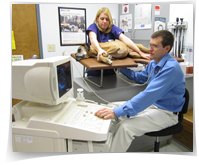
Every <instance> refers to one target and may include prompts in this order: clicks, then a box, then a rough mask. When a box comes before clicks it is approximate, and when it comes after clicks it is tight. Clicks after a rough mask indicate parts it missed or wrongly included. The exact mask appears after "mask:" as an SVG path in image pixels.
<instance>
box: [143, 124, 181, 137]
mask: <svg viewBox="0 0 199 165" xmlns="http://www.w3.org/2000/svg"><path fill="white" fill-rule="evenodd" d="M182 130H183V125H182V123H178V124H176V125H173V126H171V127H168V128H165V129H163V130H160V131H156V132H149V133H145V135H148V136H168V135H172V134H177V133H180V132H181V131H182Z"/></svg>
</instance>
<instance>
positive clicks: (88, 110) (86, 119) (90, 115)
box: [56, 102, 105, 132]
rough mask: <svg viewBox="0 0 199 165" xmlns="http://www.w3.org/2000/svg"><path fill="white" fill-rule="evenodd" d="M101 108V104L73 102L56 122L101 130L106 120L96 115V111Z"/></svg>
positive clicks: (90, 129) (96, 130) (95, 130)
mask: <svg viewBox="0 0 199 165" xmlns="http://www.w3.org/2000/svg"><path fill="white" fill-rule="evenodd" d="M101 108H103V107H102V106H100V105H95V104H85V103H78V102H73V103H72V104H71V105H70V107H68V109H67V110H66V111H65V113H64V114H63V115H62V116H61V117H60V118H58V119H57V120H56V122H57V123H60V124H64V125H68V126H72V127H76V128H81V129H86V130H89V131H94V132H100V130H101V128H102V126H103V123H104V121H105V120H104V119H102V118H99V117H97V116H95V115H94V113H95V112H96V111H98V110H99V109H101Z"/></svg>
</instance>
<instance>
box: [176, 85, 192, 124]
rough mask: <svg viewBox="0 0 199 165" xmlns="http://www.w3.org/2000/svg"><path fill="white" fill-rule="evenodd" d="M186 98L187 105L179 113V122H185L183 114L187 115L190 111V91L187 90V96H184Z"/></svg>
mask: <svg viewBox="0 0 199 165" xmlns="http://www.w3.org/2000/svg"><path fill="white" fill-rule="evenodd" d="M184 98H185V103H184V105H183V107H182V111H181V112H180V113H179V118H178V120H179V122H182V120H183V114H185V113H187V110H188V105H189V91H188V90H187V89H186V88H185V94H184Z"/></svg>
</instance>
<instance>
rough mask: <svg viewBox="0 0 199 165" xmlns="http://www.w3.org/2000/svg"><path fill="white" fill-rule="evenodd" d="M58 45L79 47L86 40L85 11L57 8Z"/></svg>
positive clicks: (81, 9)
mask: <svg viewBox="0 0 199 165" xmlns="http://www.w3.org/2000/svg"><path fill="white" fill-rule="evenodd" d="M58 13H59V29H60V45H61V46H69V45H81V44H84V43H86V42H87V38H86V9H83V8H68V7H58Z"/></svg>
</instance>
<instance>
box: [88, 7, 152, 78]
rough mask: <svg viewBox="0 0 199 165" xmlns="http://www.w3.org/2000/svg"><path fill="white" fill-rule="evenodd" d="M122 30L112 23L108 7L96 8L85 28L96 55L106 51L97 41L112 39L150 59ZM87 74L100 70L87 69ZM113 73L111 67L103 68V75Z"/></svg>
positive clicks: (93, 74) (95, 73)
mask: <svg viewBox="0 0 199 165" xmlns="http://www.w3.org/2000/svg"><path fill="white" fill-rule="evenodd" d="M123 33H124V31H123V30H122V29H120V28H118V27H117V26H115V25H114V24H113V19H112V16H111V13H110V11H109V9H108V8H106V7H102V8H100V9H99V10H98V12H97V14H96V17H95V20H94V22H93V24H91V25H90V26H89V27H88V29H87V30H86V34H87V35H88V43H90V44H91V45H92V46H93V47H94V49H95V50H96V51H97V52H98V57H99V56H101V55H102V54H103V53H106V54H107V52H106V51H105V50H103V49H101V48H100V46H99V42H100V43H101V42H109V41H113V40H121V41H122V42H124V43H125V44H126V45H127V46H129V47H130V48H131V49H132V50H134V51H136V52H137V53H139V54H140V55H141V56H142V57H143V58H146V59H150V55H149V54H145V53H143V52H141V51H140V50H139V49H138V47H137V46H136V45H135V44H134V42H133V41H132V40H131V39H129V38H128V37H126V36H125V35H124V34H123ZM87 73H88V76H100V75H101V71H100V70H97V71H88V72H87ZM111 74H114V71H113V70H112V69H109V70H104V75H111Z"/></svg>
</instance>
